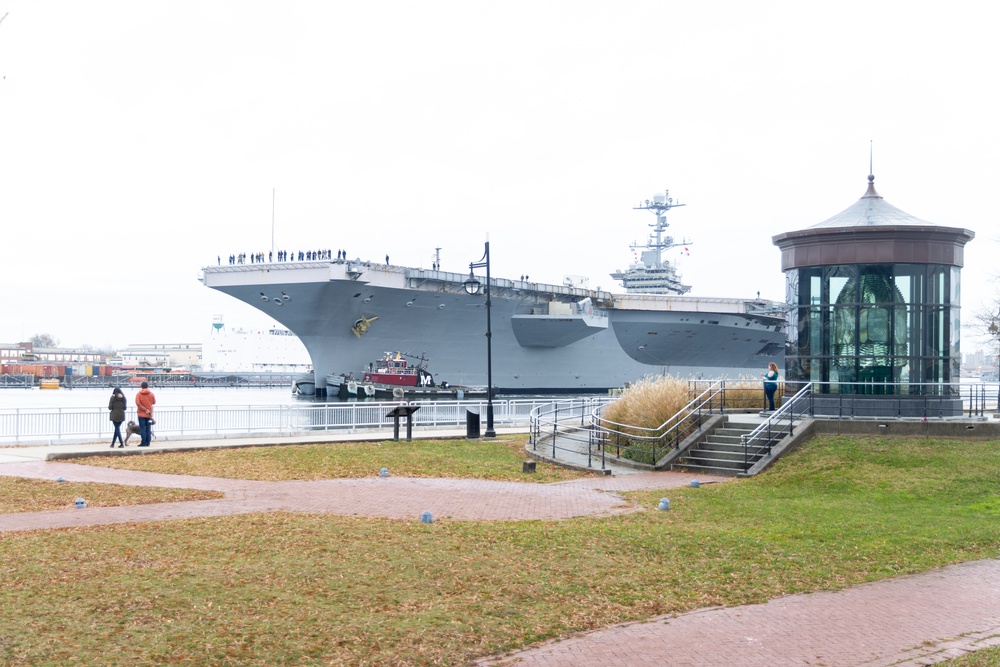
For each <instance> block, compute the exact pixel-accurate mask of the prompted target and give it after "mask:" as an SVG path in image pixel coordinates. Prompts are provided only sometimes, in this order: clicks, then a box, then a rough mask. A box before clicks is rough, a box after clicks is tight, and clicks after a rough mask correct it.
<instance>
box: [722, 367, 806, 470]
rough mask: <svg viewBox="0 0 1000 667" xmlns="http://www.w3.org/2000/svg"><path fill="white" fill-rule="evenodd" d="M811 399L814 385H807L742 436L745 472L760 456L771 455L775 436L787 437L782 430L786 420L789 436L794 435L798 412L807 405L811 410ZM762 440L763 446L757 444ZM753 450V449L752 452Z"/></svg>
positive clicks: (803, 411)
mask: <svg viewBox="0 0 1000 667" xmlns="http://www.w3.org/2000/svg"><path fill="white" fill-rule="evenodd" d="M811 399H812V383H807V384H806V385H805V386H804V387H802V389H800V390H799V391H798V392H796V394H795V395H794V396H792V397H791V398H790V399H788V400H786V401H784V403H783V404H782V406H781V407H780V408H778V409H777V410H775V411H774V412H772V413H771V414H769V415H768V416H767V418H766V419H765V420H764V421H763V422H761V424H760V425H759V426H757V428H755V429H754V430H752V431H750V432H749V433H747V434H745V435H741V436H740V444H741V445H742V446H743V472H746V471H747V470H749V469H750V467H751V465H752V464H753V462H754V461H755V460H756V458H757V457H758V456H759V455H761V454H763V455H764V456H768V455H770V454H771V446H772V445H773V444H774V437H775V435H785V432H784V431H783V430H782V428H781V422H782V420H784V419H785V418H787V419H788V433H787V435H793V434H794V432H795V415H796V410H797V409H798V408H800V407H802V406H804V405H806V404H807V403H808V405H809V409H810V410H811V409H812V403H811ZM805 412H806V410H802V411H800V412H799V413H798V414H799V415H801V414H804V413H805ZM776 431H777V432H776ZM761 440H763V444H755V443H758V442H760V441H761ZM751 449H753V451H752V452H751Z"/></svg>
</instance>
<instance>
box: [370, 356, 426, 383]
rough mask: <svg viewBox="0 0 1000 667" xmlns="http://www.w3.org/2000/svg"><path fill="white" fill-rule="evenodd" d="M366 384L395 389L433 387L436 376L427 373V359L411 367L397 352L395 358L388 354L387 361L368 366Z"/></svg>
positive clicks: (381, 360) (383, 360) (379, 361)
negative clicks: (388, 386) (387, 386)
mask: <svg viewBox="0 0 1000 667" xmlns="http://www.w3.org/2000/svg"><path fill="white" fill-rule="evenodd" d="M364 382H369V383H372V384H376V385H379V384H382V385H390V386H393V387H433V386H434V376H433V375H431V374H430V373H428V372H427V363H426V360H425V359H421V360H420V363H418V364H416V365H414V366H410V365H409V364H408V363H407V361H406V359H404V358H403V355H402V354H400V353H399V352H397V353H396V356H395V357H393V356H392V355H391V354H386V355H385V359H380V360H378V361H376V362H374V363H371V364H368V372H367V373H365V375H364Z"/></svg>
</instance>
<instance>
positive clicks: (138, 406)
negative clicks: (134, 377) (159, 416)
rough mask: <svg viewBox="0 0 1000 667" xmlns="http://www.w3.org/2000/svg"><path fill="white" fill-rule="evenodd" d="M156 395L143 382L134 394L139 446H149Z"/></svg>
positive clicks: (146, 383) (151, 437) (151, 436)
mask: <svg viewBox="0 0 1000 667" xmlns="http://www.w3.org/2000/svg"><path fill="white" fill-rule="evenodd" d="M154 405H156V396H153V392H151V391H150V390H149V383H148V382H143V383H142V388H141V389H140V390H139V393H138V394H136V395H135V411H136V412H137V413H138V415H139V446H140V447H149V443H150V441H151V440H152V439H153V429H152V426H153V425H152V421H153V406H154Z"/></svg>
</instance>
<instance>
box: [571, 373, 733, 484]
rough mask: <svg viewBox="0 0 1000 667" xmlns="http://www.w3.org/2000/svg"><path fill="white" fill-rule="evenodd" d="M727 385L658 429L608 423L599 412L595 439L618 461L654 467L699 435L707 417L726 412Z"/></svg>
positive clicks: (712, 389) (708, 392)
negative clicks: (624, 460)
mask: <svg viewBox="0 0 1000 667" xmlns="http://www.w3.org/2000/svg"><path fill="white" fill-rule="evenodd" d="M724 398H725V382H724V381H722V380H717V381H715V382H713V383H712V384H711V385H710V386H709V387H708V388H707V389H705V390H703V391H702V392H701V393H699V394H698V395H697V396H695V397H694V398H693V399H691V401H689V402H688V404H687V405H685V406H684V407H683V408H681V409H680V410H679V411H678V412H677V414H675V415H674V416H673V417H670V418H669V419H668V420H666V421H665V422H663V423H662V424H660V425H659V426H656V427H642V426H632V425H629V424H620V423H618V422H613V421H611V420H609V419H605V418H604V417H603V416H602V415H601V411H600V410H595V411H594V413H593V414H592V415H591V426H592V431H593V433H594V434H595V437H596V438H597V439H598V441H599V443H600V444H601V448H602V449H605V448H608V447H613V448H614V450H615V457H616V458H625V459H628V460H631V461H635V462H636V463H645V464H648V465H655V464H656V463H657V462H658V461H659V460H660V459H661V458H663V456H665V455H666V454H667V453H669V452H670V450H672V449H677V448H678V447H679V446H680V444H681V442H682V441H683V440H684V439H685V438H687V437H688V436H689V435H690V434H692V433H694V432H696V431H700V430H701V426H702V424H703V423H704V421H705V415H708V414H715V413H719V414H722V413H723V412H724V411H725V401H724Z"/></svg>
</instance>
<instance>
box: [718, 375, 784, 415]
mask: <svg viewBox="0 0 1000 667" xmlns="http://www.w3.org/2000/svg"><path fill="white" fill-rule="evenodd" d="M783 390H784V385H783V384H780V383H779V384H778V391H777V392H775V394H774V403H775V405H779V404H780V403H779V397H780V396H781V395H782V393H783ZM725 405H726V409H727V410H763V409H764V407H765V405H766V404H765V402H764V384H763V381H762V380H760V379H757V378H751V377H745V376H744V377H741V378H739V379H738V380H726V398H725Z"/></svg>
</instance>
